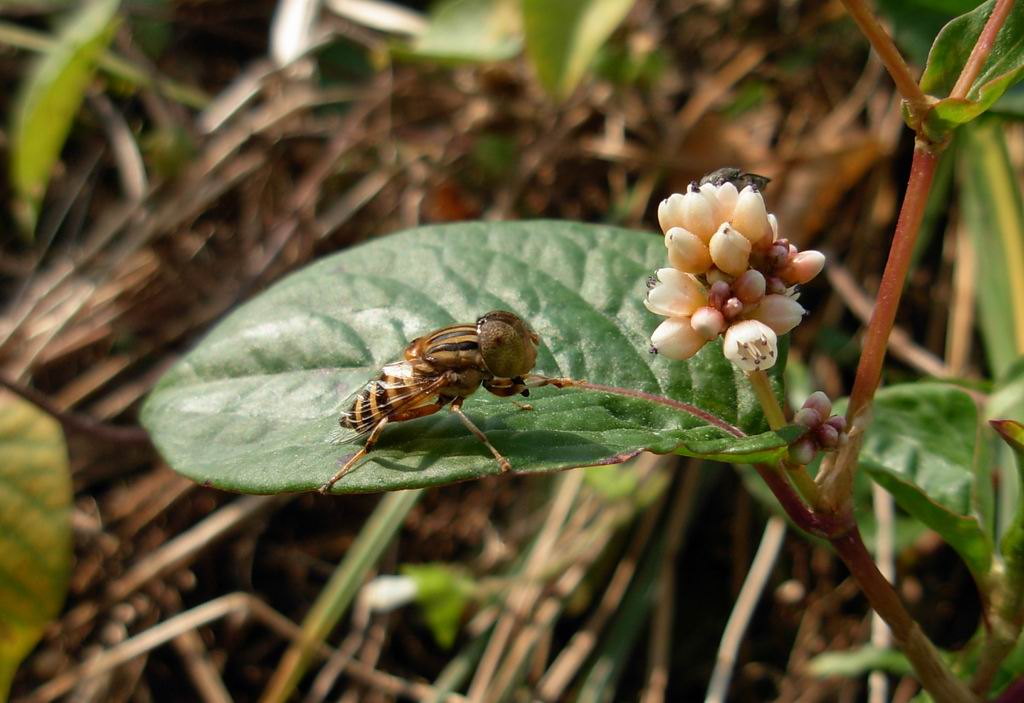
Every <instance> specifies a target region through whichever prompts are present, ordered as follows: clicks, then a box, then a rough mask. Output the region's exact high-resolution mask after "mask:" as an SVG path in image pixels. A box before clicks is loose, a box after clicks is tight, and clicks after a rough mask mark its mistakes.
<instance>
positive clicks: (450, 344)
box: [405, 325, 482, 371]
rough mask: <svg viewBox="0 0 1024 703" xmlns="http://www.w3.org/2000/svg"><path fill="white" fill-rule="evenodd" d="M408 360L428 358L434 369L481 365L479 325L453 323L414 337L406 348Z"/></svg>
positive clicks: (427, 360)
mask: <svg viewBox="0 0 1024 703" xmlns="http://www.w3.org/2000/svg"><path fill="white" fill-rule="evenodd" d="M405 358H406V359H408V360H409V361H413V362H415V361H420V360H422V361H425V362H427V363H428V364H430V366H432V367H433V370H435V371H446V370H448V369H464V368H471V367H472V368H481V367H482V360H481V358H480V338H479V336H478V335H477V331H476V325H452V326H451V327H442V328H441V329H439V330H436V331H434V332H431V333H430V334H428V335H426V336H424V337H419V338H418V339H414V340H413V341H412V342H410V343H409V346H408V347H406V349H405Z"/></svg>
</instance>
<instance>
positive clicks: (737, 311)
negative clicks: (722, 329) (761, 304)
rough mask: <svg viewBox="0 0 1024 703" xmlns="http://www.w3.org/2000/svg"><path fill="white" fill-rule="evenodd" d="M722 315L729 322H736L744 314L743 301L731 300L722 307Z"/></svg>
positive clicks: (734, 298) (733, 298)
mask: <svg viewBox="0 0 1024 703" xmlns="http://www.w3.org/2000/svg"><path fill="white" fill-rule="evenodd" d="M722 314H723V315H725V319H727V320H735V319H736V318H737V317H739V316H740V315H741V314H743V301H742V300H740V299H739V298H736V297H732V298H729V299H728V300H726V301H725V304H724V305H723V306H722Z"/></svg>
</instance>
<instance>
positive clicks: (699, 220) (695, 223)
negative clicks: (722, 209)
mask: <svg viewBox="0 0 1024 703" xmlns="http://www.w3.org/2000/svg"><path fill="white" fill-rule="evenodd" d="M681 212H682V224H680V225H678V226H680V227H682V228H683V229H688V230H690V231H691V232H693V233H694V234H696V235H697V236H698V237H700V240H701V241H702V242H704V243H705V244H707V243H708V241H709V240H710V239H711V235H712V234H714V233H715V230H716V229H717V228H718V224H719V223H718V222H717V221H715V211H714V207H713V206H712V204H711V201H709V200H708V199H707V198H705V197H704V195H703V194H702V193H701V192H700V191H699V190H691V191H689V192H688V193H687V194H686V195H684V196H683V200H682V205H681Z"/></svg>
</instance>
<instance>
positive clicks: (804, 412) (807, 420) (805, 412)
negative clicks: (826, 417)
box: [793, 407, 821, 428]
mask: <svg viewBox="0 0 1024 703" xmlns="http://www.w3.org/2000/svg"><path fill="white" fill-rule="evenodd" d="M793 422H794V423H796V424H797V425H803V426H804V427H807V428H812V427H817V426H818V425H820V424H821V415H820V414H819V413H818V411H817V410H815V409H814V408H808V407H803V408H800V409H799V410H797V411H796V415H794V416H793Z"/></svg>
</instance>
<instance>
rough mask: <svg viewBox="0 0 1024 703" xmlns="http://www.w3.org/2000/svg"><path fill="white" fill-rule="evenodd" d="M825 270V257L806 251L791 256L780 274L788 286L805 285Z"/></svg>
mask: <svg viewBox="0 0 1024 703" xmlns="http://www.w3.org/2000/svg"><path fill="white" fill-rule="evenodd" d="M823 268H825V255H824V254H822V253H821V252H820V251H815V250H814V249H808V250H807V251H801V252H800V253H798V254H795V255H793V256H792V257H791V258H790V260H789V263H787V264H786V266H785V267H784V268H783V269H782V271H781V272H780V273H781V274H782V277H783V278H784V279H785V280H786V282H787V283H789V284H790V285H795V284H797V283H807V282H808V281H810V280H811V279H812V278H814V277H815V276H817V275H818V274H819V273H821V270H822V269H823Z"/></svg>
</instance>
